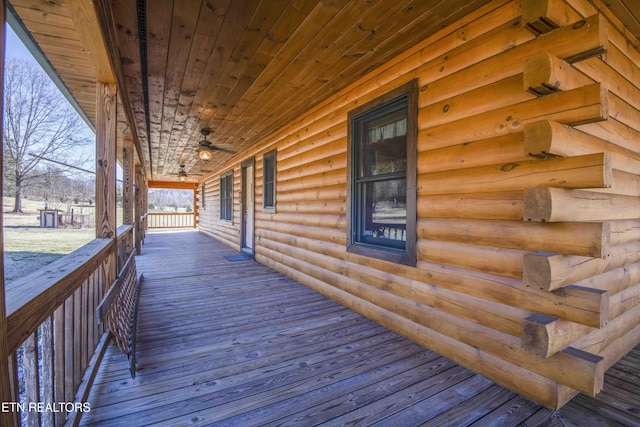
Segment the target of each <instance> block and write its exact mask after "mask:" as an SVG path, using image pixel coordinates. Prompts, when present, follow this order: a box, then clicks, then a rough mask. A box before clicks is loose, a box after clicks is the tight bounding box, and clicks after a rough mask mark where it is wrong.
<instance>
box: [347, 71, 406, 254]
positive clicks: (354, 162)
mask: <svg viewBox="0 0 640 427" xmlns="http://www.w3.org/2000/svg"><path fill="white" fill-rule="evenodd" d="M401 102H405V103H406V105H405V107H406V118H407V155H406V159H407V162H406V176H405V178H406V237H405V239H406V240H405V244H404V248H398V247H391V246H389V245H388V244H382V241H383V239H380V240H379V241H377V242H375V241H374V242H372V241H363V240H364V239H362V235H361V232H360V231H359V230H361V229H362V222H363V219H362V218H363V215H362V211H363V210H364V209H365V207H364V202H363V193H364V190H363V188H364V183H363V180H362V179H359V178H358V172H359V171H360V169H359V168H360V166H359V164H358V162H359V159H360V154H361V153H360V151H361V150H360V146H361V144H362V141H360V140H357V138H358V134H359V132H358V126H359V123H360V122H361V121H362V120H364V118H366V117H370V116H372V115H373V116H375V115H376V114H378V113H380V114H382V115H383V114H384V111H385V110H388V109H389V108H390V106H391V105H395V106H397V105H399V104H398V103H401ZM396 110H397V109H396ZM396 110H394V111H396ZM417 121H418V82H417V79H414V80H412V81H410V82H408V83H406V84H404V85H402V86H400V87H398V88H396V89H394V90H392V91H390V92H388V93H386V94H384V95H382V96H380V97H378V98H376V99H374V100H372V101H370V102H367V103H366V104H363V105H362V106H360V107H358V108H355V109H353V110H351V111H349V113H348V122H347V127H348V130H347V138H348V144H347V156H348V166H347V167H348V171H347V193H348V194H347V251H348V252H351V253H356V254H360V255H364V256H368V257H372V258H378V259H383V260H388V261H392V262H396V263H399V264H405V265H410V266H415V265H416V263H417V250H416V247H417V232H416V226H417V224H416V222H417V158H418V153H417V140H418V124H417ZM390 178H393V179H396V178H397V179H402V178H401V177H400V176H399V175H397V176H396V175H393V176H391V175H387V176H384V177H381V178H380V181H382V180H384V179H390ZM374 180H375V179H371V178H370V179H369V182H373V181H374ZM372 240H375V239H372Z"/></svg>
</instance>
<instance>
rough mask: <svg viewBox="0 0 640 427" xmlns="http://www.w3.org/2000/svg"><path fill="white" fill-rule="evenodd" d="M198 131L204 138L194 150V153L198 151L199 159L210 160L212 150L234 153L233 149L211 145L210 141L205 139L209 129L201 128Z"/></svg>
mask: <svg viewBox="0 0 640 427" xmlns="http://www.w3.org/2000/svg"><path fill="white" fill-rule="evenodd" d="M200 133H201V134H202V136H204V139H203V140H202V141H200V144H199V145H198V149H197V150H196V153H198V157H200V159H202V160H205V161H206V160H211V158H212V157H213V152H214V151H216V150H218V151H222V152H224V153H229V154H236V152H235V151H233V150H229V149H227V148H222V147H219V146H217V145H213V144H212V143H211V142H209V141H207V135H209V134H210V133H211V131H210V130H208V129H202V130H201V131H200Z"/></svg>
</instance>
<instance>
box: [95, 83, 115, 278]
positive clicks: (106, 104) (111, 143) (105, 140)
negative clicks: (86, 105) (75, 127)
mask: <svg viewBox="0 0 640 427" xmlns="http://www.w3.org/2000/svg"><path fill="white" fill-rule="evenodd" d="M116 96H117V95H116V87H115V85H114V84H110V83H102V82H98V83H97V84H96V110H97V112H96V238H108V239H115V238H116V150H117V141H116V129H117V114H116V113H117V111H116V105H117V99H116ZM114 247H115V246H114ZM116 268H117V266H116V250H115V249H114V251H113V253H112V255H111V256H110V257H109V258H108V261H107V263H106V278H105V287H108V286H110V285H111V283H112V282H113V281H114V280H115V278H116ZM105 290H106V289H105Z"/></svg>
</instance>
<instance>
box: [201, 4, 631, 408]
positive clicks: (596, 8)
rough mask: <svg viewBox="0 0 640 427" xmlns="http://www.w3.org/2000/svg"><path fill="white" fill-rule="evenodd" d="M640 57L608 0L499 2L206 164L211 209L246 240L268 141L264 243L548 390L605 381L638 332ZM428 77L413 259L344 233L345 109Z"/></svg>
mask: <svg viewBox="0 0 640 427" xmlns="http://www.w3.org/2000/svg"><path fill="white" fill-rule="evenodd" d="M638 64H640V53H639V51H638V41H637V40H636V39H634V38H633V36H631V35H629V34H628V33H627V32H626V31H625V29H624V27H623V26H622V25H621V24H620V23H619V22H617V21H616V20H615V18H614V17H612V16H611V15H610V14H609V13H608V11H607V10H606V9H605V8H604V7H603V6H601V5H600V2H599V0H593V1H588V0H565V1H562V0H551V1H548V2H540V1H537V0H531V1H529V0H522V1H500V0H498V1H495V2H492V3H490V4H489V5H487V6H486V7H484V8H482V9H480V10H478V11H476V12H475V13H473V14H471V15H469V16H467V17H466V18H465V19H463V20H461V21H459V22H457V23H456V24H454V25H452V26H450V27H447V28H445V29H443V30H441V31H440V32H439V33H438V34H436V35H435V36H433V37H431V38H429V39H427V40H424V41H423V42H422V43H421V44H420V45H418V46H416V47H414V48H413V49H411V50H409V51H407V52H405V53H404V54H402V55H401V56H399V57H397V58H395V59H393V60H392V61H390V62H389V63H388V64H387V65H386V66H384V67H382V68H381V69H378V70H375V71H373V72H371V73H370V74H369V75H368V76H367V77H366V78H364V79H362V80H361V81H359V82H358V83H357V84H354V85H352V86H350V87H349V88H347V89H346V90H344V91H342V92H341V93H339V94H338V95H337V96H334V97H332V98H331V99H329V100H327V101H325V102H323V103H322V104H320V105H319V106H318V107H316V108H313V109H312V110H310V111H309V112H308V113H307V114H306V115H305V116H303V117H300V118H299V119H298V120H296V121H295V122H293V123H290V124H289V125H288V126H287V127H285V128H283V129H280V130H278V131H277V132H275V133H273V134H272V135H271V136H270V137H269V138H267V139H265V140H264V141H262V142H261V143H260V144H258V145H257V146H255V147H254V148H252V149H250V150H249V151H247V152H246V153H242V155H240V156H237V157H236V158H237V159H238V160H237V161H235V162H230V163H228V164H227V165H226V166H225V167H224V168H222V169H221V170H220V171H219V172H220V173H219V174H214V175H211V176H208V177H207V178H206V179H205V180H204V184H205V189H206V190H205V194H204V195H203V196H202V197H203V198H204V200H206V205H205V207H204V208H201V209H200V219H199V229H200V230H201V231H203V232H205V233H207V234H209V235H211V236H213V237H215V238H216V239H219V240H222V241H223V242H226V243H227V244H228V245H230V246H232V247H234V248H236V249H239V248H240V219H241V218H240V215H241V212H240V203H241V197H240V188H241V162H242V161H243V160H245V159H248V158H250V157H255V194H256V203H255V208H256V209H255V233H256V234H255V235H256V237H255V259H256V260H257V261H258V262H260V263H263V264H265V265H267V266H269V267H272V268H274V269H276V270H278V271H281V272H283V273H285V274H287V275H288V276H290V277H292V278H293V279H295V280H297V281H299V282H301V283H303V284H305V285H307V286H309V287H311V288H313V289H315V290H316V291H318V292H320V293H322V294H324V295H326V296H328V297H330V298H333V299H335V300H337V301H339V302H340V303H342V304H344V305H346V306H348V307H350V308H352V309H353V310H355V311H357V312H359V313H361V314H363V315H365V316H367V317H369V318H371V319H373V320H375V321H378V322H379V323H381V324H383V325H385V326H386V327H388V328H390V329H392V330H394V331H396V332H398V333H400V334H402V335H404V336H406V337H408V338H410V339H413V340H414V341H416V342H418V343H420V344H423V345H424V346H425V347H428V348H430V349H432V350H434V351H436V352H438V353H440V354H442V355H443V356H445V357H448V358H450V359H452V360H454V361H455V362H457V363H459V364H461V365H464V366H466V367H469V368H470V369H472V370H474V371H476V372H478V373H480V374H482V375H484V376H486V377H488V378H490V379H492V380H494V381H496V382H497V383H499V384H501V385H504V386H506V387H508V388H510V389H512V390H514V391H516V392H518V393H520V394H522V395H524V396H526V397H528V398H530V399H532V400H535V401H537V402H540V403H542V404H544V405H545V406H547V407H549V408H559V407H561V406H562V405H564V404H565V403H566V402H567V401H568V400H570V399H571V398H572V397H573V396H575V395H576V394H577V393H578V392H583V393H587V394H590V395H595V394H597V393H598V392H599V391H600V389H601V388H602V384H603V376H604V371H605V370H606V369H607V368H608V367H610V366H611V365H613V364H614V363H615V362H616V361H617V360H619V359H620V358H621V357H622V356H623V355H624V354H625V353H626V352H628V351H629V350H630V349H631V348H633V347H634V346H635V345H637V344H638V343H639V342H640V326H639V325H640V305H639V303H640V218H639V217H640V214H639V212H640V172H639V171H640V113H639V110H640V69H639V68H638ZM416 78H417V79H418V83H419V112H418V127H419V133H418V142H417V146H418V147H417V150H418V157H417V170H418V177H417V249H418V255H417V256H418V262H417V265H416V266H415V267H413V266H406V265H401V264H397V263H392V262H388V261H384V260H380V259H375V258H370V257H365V256H361V255H357V254H354V253H350V252H348V251H347V250H346V244H347V235H346V234H347V233H346V224H347V218H346V217H347V204H348V203H349V200H347V194H348V191H347V163H348V158H347V143H348V139H347V114H348V112H349V111H350V110H353V109H354V108H356V107H358V106H360V105H362V104H364V103H366V102H368V101H371V100H373V99H375V98H377V97H379V96H381V95H384V94H385V93H388V92H389V91H391V90H393V89H395V88H397V87H400V86H402V85H403V84H405V83H407V82H409V81H411V80H412V79H416ZM274 149H275V150H276V162H277V163H276V165H277V169H276V170H277V173H276V202H277V203H276V210H275V213H274V212H269V211H267V212H265V211H263V209H262V179H263V155H264V154H265V153H267V152H269V151H271V150H274ZM229 171H233V188H234V199H233V201H234V203H233V206H234V208H233V220H232V221H221V220H220V219H219V218H220V211H219V209H220V194H219V188H220V176H221V175H224V174H227V173H228V172H229Z"/></svg>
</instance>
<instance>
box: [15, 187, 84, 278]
mask: <svg viewBox="0 0 640 427" xmlns="http://www.w3.org/2000/svg"><path fill="white" fill-rule="evenodd" d="M43 208H44V202H39V201H33V200H28V199H25V200H23V210H24V213H23V214H14V213H11V210H12V209H13V198H10V197H4V198H3V211H4V218H3V220H4V270H5V280H6V282H7V283H8V284H9V283H11V282H12V281H14V280H16V279H18V278H20V277H22V276H25V275H27V274H28V273H31V272H33V271H35V270H37V269H39V268H41V267H43V266H44V265H46V264H49V263H50V262H53V261H55V260H56V259H58V258H60V257H63V256H64V255H66V254H68V253H70V252H73V251H74V250H75V249H78V248H79V247H81V246H83V245H84V244H86V243H88V242H90V241H91V240H93V238H94V237H95V229H94V228H79V229H74V228H40V216H39V212H38V209H43Z"/></svg>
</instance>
